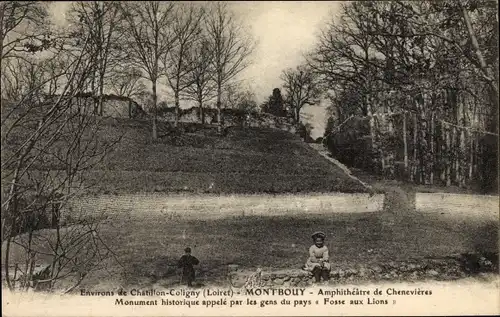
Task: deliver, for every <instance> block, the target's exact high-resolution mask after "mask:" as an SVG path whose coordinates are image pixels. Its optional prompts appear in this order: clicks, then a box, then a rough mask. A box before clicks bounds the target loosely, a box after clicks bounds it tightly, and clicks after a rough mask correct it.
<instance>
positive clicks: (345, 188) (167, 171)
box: [36, 118, 365, 194]
mask: <svg viewBox="0 0 500 317" xmlns="http://www.w3.org/2000/svg"><path fill="white" fill-rule="evenodd" d="M182 129H183V130H184V131H183V133H175V132H174V130H173V129H171V128H169V126H168V123H166V122H160V123H159V131H160V139H159V140H158V141H157V142H152V141H151V128H150V121H147V120H139V119H125V118H119V119H118V118H107V119H105V120H103V124H102V125H101V126H100V128H99V131H98V139H99V140H98V141H99V143H101V144H109V143H110V142H113V141H114V140H116V139H118V138H120V137H121V141H120V143H119V144H118V145H116V146H114V148H113V150H112V152H111V153H110V154H109V155H108V156H107V157H106V158H105V159H104V161H102V162H100V163H99V164H98V165H97V166H95V168H93V169H92V170H90V171H88V173H87V175H86V178H87V182H88V184H93V186H92V189H91V190H92V192H95V193H141V192H192V193H226V194H230V193H249V194H251V193H283V192H291V193H294V192H331V191H340V192H364V191H365V189H364V188H363V186H361V185H360V184H358V183H357V182H356V181H353V180H351V179H350V178H348V177H347V176H346V175H345V174H344V173H343V172H342V171H341V170H340V169H338V168H337V167H336V166H334V165H332V164H331V163H330V162H328V161H327V160H326V159H324V158H322V157H321V156H320V155H318V154H317V153H316V152H315V151H314V150H312V149H311V148H310V147H309V146H307V144H305V143H304V142H302V141H301V140H300V139H299V137H297V136H296V135H293V134H291V133H288V132H284V131H281V130H277V129H269V128H243V127H231V128H227V129H226V133H225V135H224V136H218V135H217V134H216V129H215V127H213V126H212V127H210V126H200V125H196V124H188V125H187V124H185V125H183V126H182ZM36 168H37V169H41V170H58V169H61V168H62V167H60V166H58V162H56V161H54V162H44V163H43V166H37V167H36Z"/></svg>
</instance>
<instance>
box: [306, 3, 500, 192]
mask: <svg viewBox="0 0 500 317" xmlns="http://www.w3.org/2000/svg"><path fill="white" fill-rule="evenodd" d="M306 64H307V66H308V67H309V68H310V69H312V71H313V72H314V73H315V74H316V75H317V76H318V77H319V80H320V81H321V84H322V85H323V87H324V89H325V91H329V92H330V100H331V104H332V106H331V109H330V110H331V120H330V121H329V123H330V124H329V127H328V128H327V135H326V137H327V140H328V141H329V142H330V146H331V147H332V150H334V151H337V152H338V151H340V150H341V149H340V148H335V142H334V141H335V138H336V137H335V135H336V134H337V135H338V137H339V138H345V137H346V133H347V132H349V131H347V130H349V129H354V126H355V124H349V123H346V120H347V119H349V118H350V117H351V116H357V117H364V120H365V122H366V126H367V127H368V129H367V133H368V135H367V137H368V138H367V140H368V141H369V149H370V151H369V152H363V151H364V150H363V149H361V148H358V149H357V151H358V155H357V156H358V157H360V156H361V155H360V154H362V155H365V156H366V157H369V158H370V160H371V161H370V164H369V165H371V167H372V168H374V169H375V170H377V171H379V172H382V173H384V174H385V175H388V176H394V171H395V169H396V168H395V165H396V163H397V161H401V162H402V164H403V168H404V173H405V175H406V177H407V179H408V180H412V181H414V182H416V183H421V184H433V183H442V184H444V185H452V184H454V185H458V186H468V185H469V184H471V183H472V182H473V181H475V180H478V181H479V183H481V184H482V186H483V187H484V188H485V189H486V188H489V189H491V188H492V187H493V188H494V187H495V186H496V182H497V177H496V174H497V172H496V171H497V164H498V159H497V158H498V151H497V138H498V125H497V120H498V18H497V4H496V2H493V1H489V0H461V1H438V2H435V1H416V2H414V1H362V2H352V3H351V2H350V3H346V4H342V5H341V12H340V13H339V16H338V19H337V18H335V19H334V20H332V21H331V22H330V23H329V24H328V25H326V26H325V27H324V28H323V29H322V32H321V34H320V35H319V37H318V44H317V45H316V47H315V49H314V50H313V52H312V53H311V54H309V55H308V57H307V63H306ZM347 127H349V129H347ZM339 133H340V134H339ZM336 143H337V145H338V144H339V142H336ZM477 178H479V179H477Z"/></svg>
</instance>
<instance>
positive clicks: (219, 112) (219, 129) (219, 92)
mask: <svg viewBox="0 0 500 317" xmlns="http://www.w3.org/2000/svg"><path fill="white" fill-rule="evenodd" d="M221 95H222V88H221V85H220V83H218V84H217V132H218V133H219V134H222V110H221V107H222V104H221Z"/></svg>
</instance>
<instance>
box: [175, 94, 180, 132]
mask: <svg viewBox="0 0 500 317" xmlns="http://www.w3.org/2000/svg"><path fill="white" fill-rule="evenodd" d="M174 98H175V122H174V127H175V128H177V127H178V126H179V108H180V105H179V92H178V91H176V92H175V93H174Z"/></svg>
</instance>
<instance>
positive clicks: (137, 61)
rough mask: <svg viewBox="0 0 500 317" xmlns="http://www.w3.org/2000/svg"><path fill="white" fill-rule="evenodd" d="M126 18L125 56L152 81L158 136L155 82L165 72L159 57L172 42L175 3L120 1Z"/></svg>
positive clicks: (153, 105) (154, 128) (173, 38)
mask: <svg viewBox="0 0 500 317" xmlns="http://www.w3.org/2000/svg"><path fill="white" fill-rule="evenodd" d="M121 7H122V12H123V14H124V17H125V20H126V27H125V29H124V32H125V34H126V35H125V39H128V41H127V42H126V44H125V46H124V47H126V50H127V52H128V56H127V59H128V60H129V61H130V63H132V64H133V65H134V66H135V67H137V68H138V69H140V70H141V72H143V76H144V78H146V79H147V80H149V81H151V89H152V93H153V101H152V108H153V118H152V119H153V120H152V121H153V122H152V129H153V139H154V140H156V139H157V138H158V131H157V120H158V119H157V103H158V96H157V85H158V81H159V79H160V77H161V76H163V75H164V74H165V66H164V65H163V64H162V61H164V60H165V56H166V55H167V54H168V53H169V52H170V50H171V49H172V47H173V45H174V43H175V40H176V39H175V37H174V36H173V33H172V29H171V23H172V19H173V14H174V7H175V4H174V3H173V2H154V1H148V2H146V1H145V2H132V3H121Z"/></svg>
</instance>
